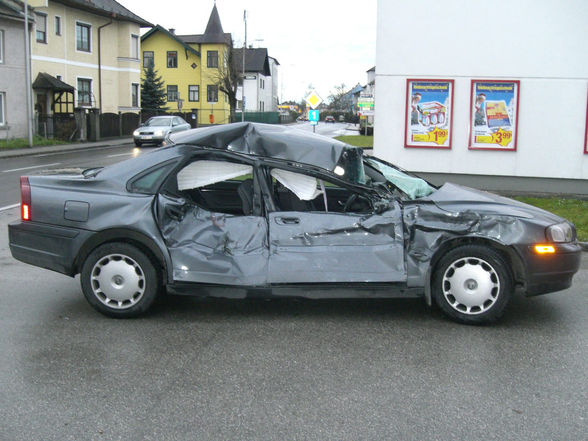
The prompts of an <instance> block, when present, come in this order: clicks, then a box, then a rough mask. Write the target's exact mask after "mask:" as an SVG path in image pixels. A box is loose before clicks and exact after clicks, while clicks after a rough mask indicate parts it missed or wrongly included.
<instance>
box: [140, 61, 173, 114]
mask: <svg viewBox="0 0 588 441" xmlns="http://www.w3.org/2000/svg"><path fill="white" fill-rule="evenodd" d="M166 103H167V96H166V92H165V87H164V83H163V80H162V79H161V77H160V76H158V75H157V71H156V70H154V69H153V67H152V66H149V67H148V68H146V69H145V78H144V79H143V81H142V82H141V109H142V110H143V112H154V111H155V112H156V111H160V110H161V111H165V110H167V106H166Z"/></svg>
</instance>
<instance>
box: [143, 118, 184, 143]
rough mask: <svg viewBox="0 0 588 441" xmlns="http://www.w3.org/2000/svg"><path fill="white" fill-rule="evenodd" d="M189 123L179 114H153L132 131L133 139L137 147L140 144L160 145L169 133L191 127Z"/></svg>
mask: <svg viewBox="0 0 588 441" xmlns="http://www.w3.org/2000/svg"><path fill="white" fill-rule="evenodd" d="M191 128H192V127H191V126H190V124H188V123H187V122H186V120H185V119H183V118H181V117H179V116H173V115H164V116H154V117H152V118H149V119H148V120H147V121H145V122H144V123H143V124H142V125H141V127H139V128H138V129H137V130H135V131H134V132H133V139H134V141H135V145H136V146H137V147H141V145H142V144H147V143H153V144H156V145H161V144H162V143H163V141H164V140H165V138H167V136H168V135H169V134H170V133H176V132H181V131H183V130H188V129H191Z"/></svg>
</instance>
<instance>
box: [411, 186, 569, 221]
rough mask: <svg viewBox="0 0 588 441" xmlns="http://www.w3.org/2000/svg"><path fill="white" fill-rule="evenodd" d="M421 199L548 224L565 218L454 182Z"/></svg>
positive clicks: (448, 207)
mask: <svg viewBox="0 0 588 441" xmlns="http://www.w3.org/2000/svg"><path fill="white" fill-rule="evenodd" d="M419 200H421V201H427V200H430V201H432V202H434V203H435V204H436V205H437V206H438V207H439V208H441V209H443V210H446V211H451V212H461V211H475V212H478V213H484V214H496V215H503V216H515V217H522V218H527V219H537V220H543V221H545V222H546V223H548V224H553V223H558V222H563V221H564V220H565V219H563V218H561V217H559V216H557V215H555V214H553V213H550V212H549V211H545V210H542V209H540V208H537V207H534V206H532V205H529V204H525V203H523V202H519V201H516V200H514V199H510V198H506V197H504V196H499V195H497V194H494V193H488V192H486V191H481V190H476V189H474V188H469V187H464V186H461V185H457V184H452V183H446V184H445V185H443V186H442V187H440V188H439V189H438V190H436V191H434V192H433V193H431V194H430V195H429V196H427V197H425V198H421V199H419Z"/></svg>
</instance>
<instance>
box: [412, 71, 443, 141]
mask: <svg viewBox="0 0 588 441" xmlns="http://www.w3.org/2000/svg"><path fill="white" fill-rule="evenodd" d="M452 124H453V80H424V79H418V80H410V79H409V80H406V121H405V132H404V146H405V147H420V148H438V149H450V148H451V127H452Z"/></svg>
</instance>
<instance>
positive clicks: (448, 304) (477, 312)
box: [432, 245, 513, 324]
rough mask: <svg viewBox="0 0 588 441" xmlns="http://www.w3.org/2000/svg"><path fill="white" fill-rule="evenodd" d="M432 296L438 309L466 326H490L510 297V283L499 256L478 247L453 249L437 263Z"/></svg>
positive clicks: (506, 265) (504, 263)
mask: <svg viewBox="0 0 588 441" xmlns="http://www.w3.org/2000/svg"><path fill="white" fill-rule="evenodd" d="M432 289H433V296H434V298H435V302H436V303H437V305H438V306H439V308H441V310H442V311H443V312H444V313H445V314H446V315H448V316H449V317H451V318H452V319H454V320H456V321H458V322H460V323H466V324H484V323H492V322H494V321H496V320H498V319H499V318H500V317H501V316H502V314H503V313H504V309H505V308H506V305H507V304H508V302H509V301H510V298H511V297H512V291H513V281H512V274H511V271H510V269H509V266H508V264H507V263H506V261H505V259H504V258H503V257H502V255H501V254H500V253H498V252H497V251H495V250H494V249H492V248H489V247H485V246H480V245H465V246H461V247H459V248H455V249H454V250H451V251H450V252H449V253H447V254H446V255H445V256H443V258H442V259H441V260H440V261H439V263H438V265H437V268H436V270H435V273H434V276H433V285H432Z"/></svg>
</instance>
